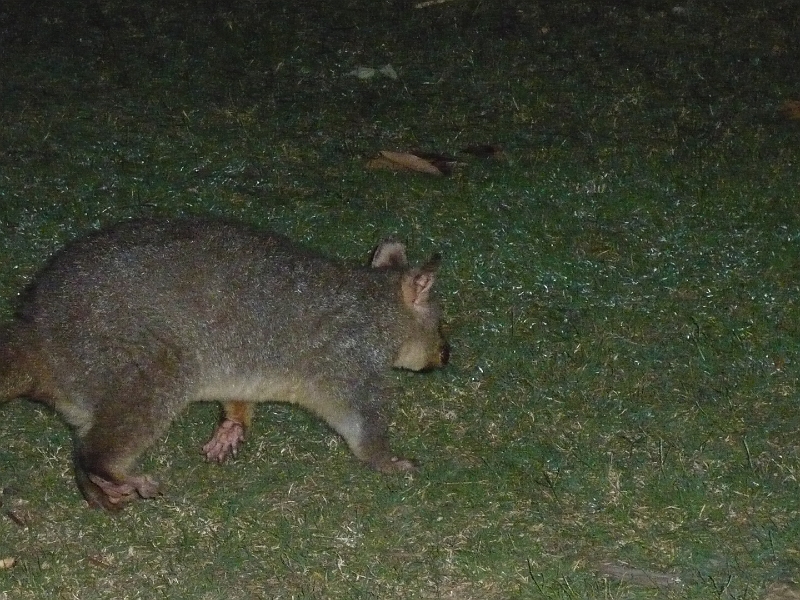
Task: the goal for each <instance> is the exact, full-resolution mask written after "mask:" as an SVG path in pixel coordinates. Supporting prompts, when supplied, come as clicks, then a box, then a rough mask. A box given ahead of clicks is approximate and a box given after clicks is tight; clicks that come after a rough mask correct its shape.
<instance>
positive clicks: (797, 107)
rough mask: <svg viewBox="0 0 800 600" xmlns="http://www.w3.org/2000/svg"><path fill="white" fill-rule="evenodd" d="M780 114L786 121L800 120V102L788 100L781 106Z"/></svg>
mask: <svg viewBox="0 0 800 600" xmlns="http://www.w3.org/2000/svg"><path fill="white" fill-rule="evenodd" d="M778 112H779V113H781V115H782V116H783V117H784V118H786V119H792V120H797V119H800V100H786V101H784V103H783V104H781V106H780V108H779V109H778Z"/></svg>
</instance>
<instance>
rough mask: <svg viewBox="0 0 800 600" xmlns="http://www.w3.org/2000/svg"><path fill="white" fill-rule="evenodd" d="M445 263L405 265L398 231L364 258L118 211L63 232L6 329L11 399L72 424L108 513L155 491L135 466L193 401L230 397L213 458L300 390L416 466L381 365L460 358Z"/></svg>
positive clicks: (86, 490) (93, 491)
mask: <svg viewBox="0 0 800 600" xmlns="http://www.w3.org/2000/svg"><path fill="white" fill-rule="evenodd" d="M439 262H440V259H439V257H438V255H437V256H434V257H433V258H432V259H431V260H429V261H428V262H426V263H425V264H423V265H422V266H419V267H410V266H409V265H408V261H407V258H406V249H405V246H404V245H403V244H401V243H399V242H397V241H394V240H392V239H389V240H386V241H384V242H383V243H381V244H380V245H379V246H378V247H377V249H376V250H375V251H374V253H373V255H372V258H371V261H370V264H369V265H368V266H364V267H357V266H350V265H347V264H344V263H341V262H339V261H336V260H332V259H329V258H326V257H323V256H321V255H319V254H316V253H314V252H312V251H310V250H308V249H306V248H304V247H302V246H299V245H296V244H294V243H292V242H291V241H289V240H288V239H287V238H285V237H283V236H281V235H278V234H275V233H269V232H261V231H258V230H256V229H254V228H251V227H248V226H245V225H241V224H237V223H232V222H226V221H217V220H203V219H177V220H156V219H150V220H135V221H129V222H124V223H121V224H118V225H115V226H112V227H110V228H107V229H102V230H100V231H97V232H95V233H93V234H91V235H89V236H88V237H85V238H83V239H80V240H78V241H76V242H73V243H71V244H69V245H67V246H66V247H65V248H64V249H62V250H61V251H59V252H58V253H56V254H55V255H54V257H53V258H52V259H51V260H50V261H49V263H48V264H47V265H46V266H45V267H44V268H43V269H42V270H41V272H39V274H38V275H37V276H36V277H35V278H34V280H33V283H32V284H31V285H30V286H29V287H28V289H27V290H26V291H25V292H24V293H23V294H22V295H21V301H20V304H19V309H18V311H17V314H16V316H15V319H14V320H13V321H12V322H10V323H7V324H5V325H3V326H0V401H5V400H10V399H13V398H17V397H27V398H29V399H32V400H34V401H39V402H42V403H44V404H46V405H48V406H49V407H51V408H52V409H54V410H55V411H56V412H57V413H58V414H59V415H60V416H61V417H62V418H63V419H64V420H65V421H66V422H67V423H68V424H69V425H70V426H71V427H72V429H73V431H74V439H75V448H74V464H75V479H76V482H77V484H78V487H79V489H80V491H81V493H82V494H83V496H84V497H85V498H86V500H87V502H88V503H89V505H90V506H92V507H96V508H104V509H107V510H117V509H119V508H121V507H122V506H123V505H125V504H126V503H127V502H129V501H131V500H134V499H136V498H151V497H154V496H157V495H158V494H159V484H158V483H157V482H156V481H155V480H154V479H153V478H152V477H151V476H149V475H145V474H137V473H136V472H135V464H136V462H137V459H138V458H139V456H140V455H141V454H142V452H143V451H145V450H146V449H147V448H148V447H149V446H150V445H151V444H153V442H154V441H155V440H156V439H158V438H159V437H160V436H161V435H162V434H163V433H164V432H165V431H166V429H167V428H168V426H169V424H170V422H171V421H172V420H173V419H174V418H175V417H176V415H178V414H179V413H180V412H181V411H182V410H183V409H184V407H185V406H186V405H187V403H189V402H192V401H218V402H220V403H221V404H222V408H223V410H222V417H221V419H220V421H219V423H218V426H217V428H216V430H215V431H214V433H213V436H212V437H211V439H210V440H209V442H208V443H207V444H206V445H205V446H204V447H203V453H204V454H205V456H206V457H207V459H208V460H210V461H216V462H223V461H225V460H226V459H227V458H229V457H230V456H232V455H235V454H236V453H237V451H238V449H239V447H240V444H241V443H242V442H243V440H244V437H245V432H246V430H247V428H248V427H249V426H250V424H251V419H252V416H253V403H255V402H288V403H293V404H297V405H299V406H301V407H304V408H306V409H308V410H309V411H311V412H312V413H314V414H316V415H318V416H319V417H320V418H322V419H323V420H324V421H325V422H326V423H327V424H328V425H330V427H331V428H333V429H334V430H335V431H336V432H338V434H339V435H341V436H342V438H344V440H345V441H346V442H347V444H348V446H349V447H350V449H351V450H352V452H353V454H354V455H355V456H356V457H357V458H358V459H360V460H361V461H363V462H364V463H366V465H368V466H369V467H371V468H373V469H375V470H377V471H380V472H383V473H392V472H403V471H408V470H412V469H414V468H415V465H414V462H413V461H411V460H409V459H405V458H401V457H397V456H395V455H394V454H393V453H392V450H391V448H390V445H389V440H388V434H387V415H386V414H385V413H386V407H387V404H388V402H387V401H388V398H389V396H390V395H391V394H390V393H389V391H390V387H391V386H390V385H389V384H388V381H387V373H388V371H389V370H390V369H392V368H399V369H409V370H412V371H427V370H430V369H434V368H437V367H441V366H444V365H445V364H446V363H447V361H448V358H449V345H448V343H447V342H446V340H445V339H444V337H443V335H442V327H441V309H440V307H439V304H438V303H437V301H436V300H435V298H434V292H433V289H432V288H433V286H434V282H435V281H436V277H437V271H438V266H439Z"/></svg>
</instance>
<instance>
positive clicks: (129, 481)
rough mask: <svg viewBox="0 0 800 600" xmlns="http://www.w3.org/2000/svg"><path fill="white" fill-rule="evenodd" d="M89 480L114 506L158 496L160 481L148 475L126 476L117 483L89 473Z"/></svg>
mask: <svg viewBox="0 0 800 600" xmlns="http://www.w3.org/2000/svg"><path fill="white" fill-rule="evenodd" d="M88 477H89V480H90V481H91V482H92V483H93V484H95V485H96V486H97V487H99V488H100V489H101V490H102V492H103V494H104V495H105V497H106V499H107V500H108V502H109V503H110V504H111V505H112V506H122V505H123V504H125V503H127V502H130V501H131V500H134V499H136V498H155V497H156V496H158V494H159V491H158V483H157V482H156V481H155V480H154V479H152V478H151V477H149V476H147V475H135V476H130V477H126V478H125V480H124V481H122V482H120V483H115V482H113V481H109V480H108V479H103V478H102V477H100V476H99V475H95V474H93V473H89V475H88Z"/></svg>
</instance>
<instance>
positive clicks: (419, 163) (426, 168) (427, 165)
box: [367, 150, 445, 175]
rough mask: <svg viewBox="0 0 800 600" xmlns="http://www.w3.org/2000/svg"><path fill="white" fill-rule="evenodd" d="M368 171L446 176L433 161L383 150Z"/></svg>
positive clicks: (404, 153)
mask: <svg viewBox="0 0 800 600" xmlns="http://www.w3.org/2000/svg"><path fill="white" fill-rule="evenodd" d="M367 168H368V169H390V170H393V171H417V172H418V173H427V174H429V175H444V174H445V171H443V170H442V169H440V168H439V167H437V166H436V165H435V164H434V163H433V162H432V161H431V160H428V159H425V158H422V157H420V156H418V155H416V154H411V153H410V152H392V151H391V150H381V151H380V152H379V153H378V156H376V157H375V158H373V159H371V160H370V161H369V162H367Z"/></svg>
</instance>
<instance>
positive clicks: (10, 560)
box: [0, 556, 17, 569]
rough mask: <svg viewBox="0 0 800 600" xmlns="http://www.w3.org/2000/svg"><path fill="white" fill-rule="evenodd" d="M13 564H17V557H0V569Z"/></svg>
mask: <svg viewBox="0 0 800 600" xmlns="http://www.w3.org/2000/svg"><path fill="white" fill-rule="evenodd" d="M15 564H17V559H16V558H14V557H13V556H7V557H6V558H0V569H10V568H11V567H13V566H14V565H15Z"/></svg>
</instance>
